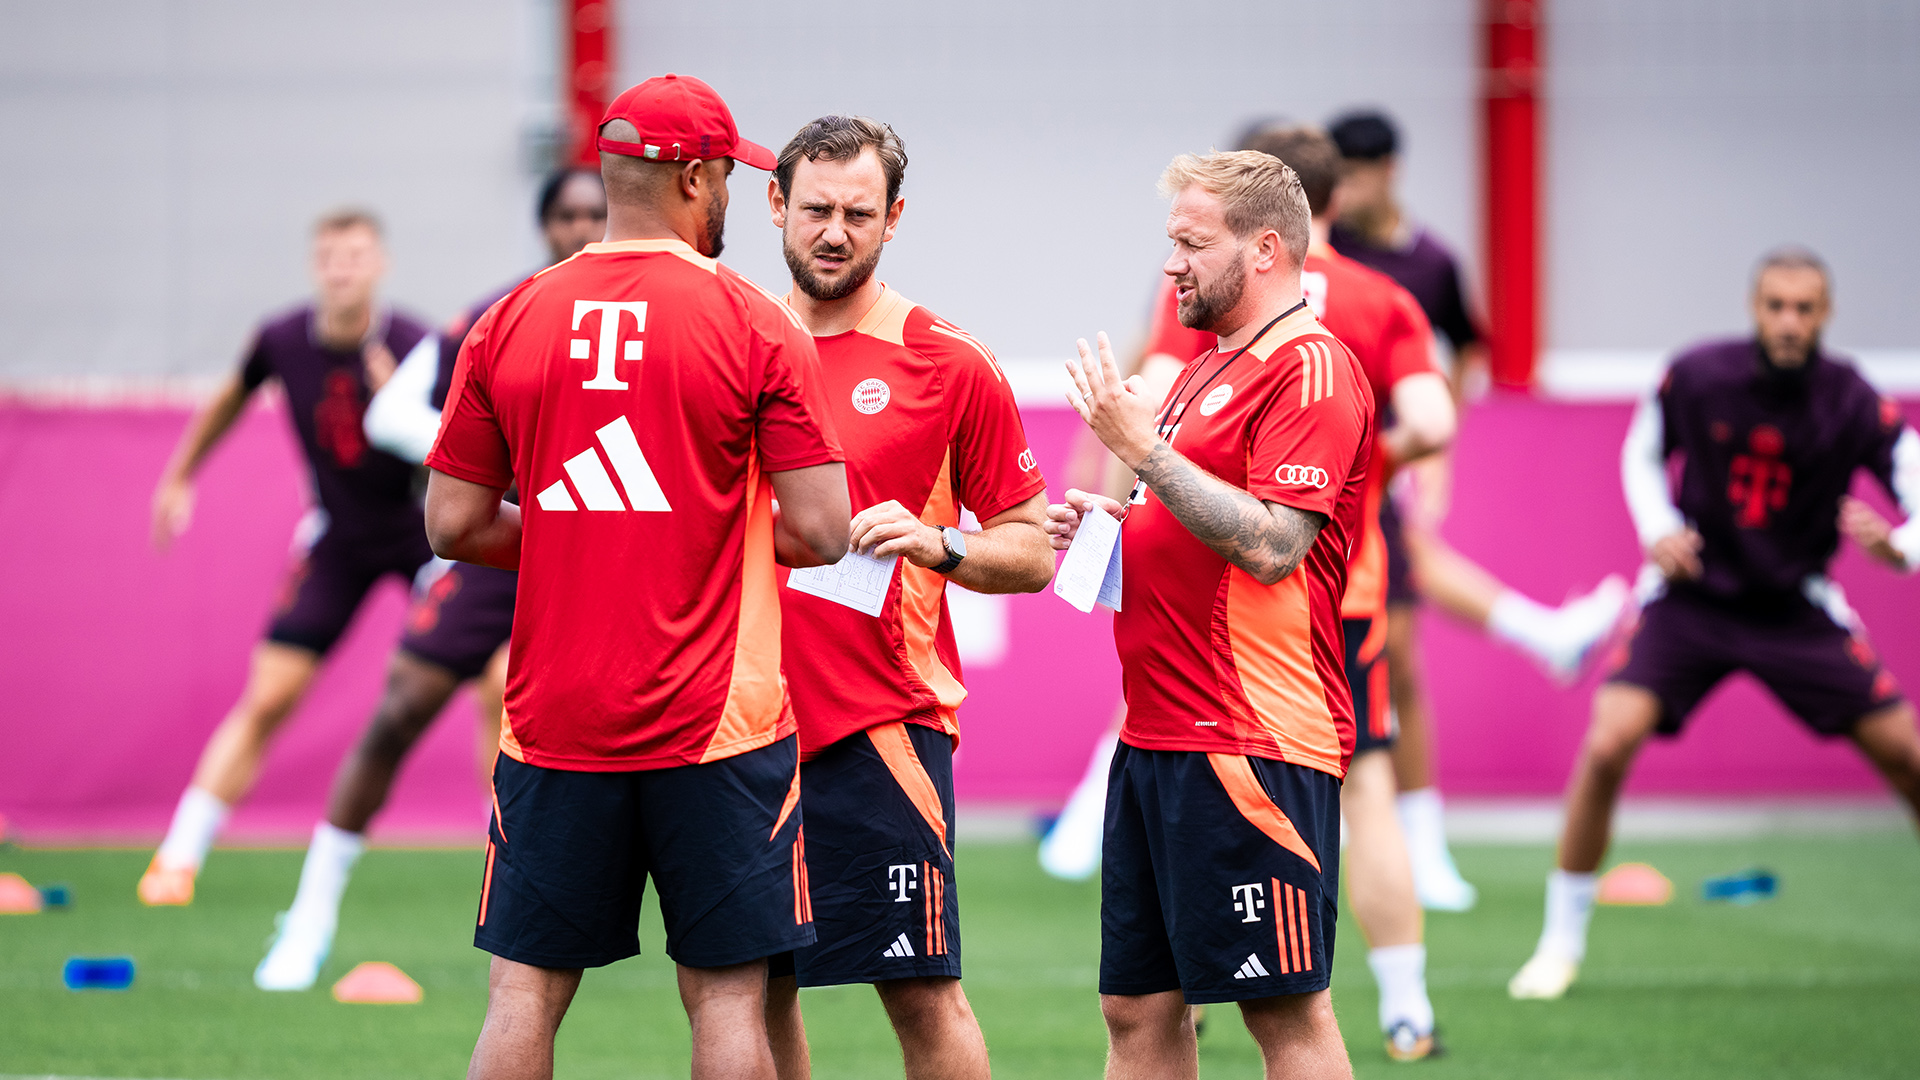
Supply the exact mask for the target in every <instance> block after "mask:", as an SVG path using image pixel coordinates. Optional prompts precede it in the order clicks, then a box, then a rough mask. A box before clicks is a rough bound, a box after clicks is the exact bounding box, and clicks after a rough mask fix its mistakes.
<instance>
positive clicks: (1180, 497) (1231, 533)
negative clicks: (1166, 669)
mask: <svg viewBox="0 0 1920 1080" xmlns="http://www.w3.org/2000/svg"><path fill="white" fill-rule="evenodd" d="M1138 472H1139V475H1140V479H1142V480H1144V481H1146V485H1147V487H1148V488H1150V489H1152V491H1153V494H1154V496H1155V497H1156V498H1158V499H1159V500H1160V501H1161V502H1163V503H1165V504H1166V505H1167V509H1168V510H1170V511H1172V513H1173V516H1174V517H1175V518H1177V519H1179V521H1180V524H1182V525H1185V526H1186V527H1187V531H1188V532H1191V533H1192V534H1193V535H1194V536H1196V537H1198V538H1199V539H1200V542H1201V543H1203V544H1205V545H1207V546H1208V547H1210V548H1212V549H1213V550H1215V551H1217V552H1219V553H1220V555H1221V557H1222V558H1224V559H1226V560H1227V561H1228V562H1230V563H1232V564H1233V565H1235V566H1237V567H1239V568H1240V569H1242V570H1245V571H1246V572H1247V573H1249V574H1251V575H1252V576H1253V578H1254V580H1256V581H1258V582H1260V583H1261V584H1262V585H1272V584H1273V583H1274V582H1276V581H1279V580H1280V579H1282V578H1284V577H1286V576H1287V575H1288V574H1291V573H1293V571H1294V568H1295V567H1298V566H1299V565H1300V560H1301V559H1304V558H1306V556H1307V550H1308V549H1309V548H1311V547H1312V546H1313V541H1314V539H1315V538H1316V537H1318V536H1319V535H1320V527H1321V526H1322V525H1324V524H1326V520H1327V519H1326V518H1325V517H1323V516H1321V515H1319V514H1316V513H1313V512H1311V511H1307V510H1295V509H1293V508H1292V507H1288V506H1275V505H1272V504H1269V503H1265V502H1261V501H1260V500H1259V499H1256V498H1254V497H1253V496H1252V495H1251V494H1250V493H1248V492H1246V491H1242V490H1241V489H1239V488H1237V487H1234V486H1233V485H1232V484H1229V483H1227V482H1226V481H1224V480H1222V479H1220V478H1219V477H1217V476H1213V475H1211V474H1209V473H1208V472H1207V471H1206V470H1204V469H1202V468H1200V467H1199V466H1198V465H1195V464H1194V463H1193V462H1191V461H1188V460H1187V459H1186V458H1184V457H1182V456H1181V455H1180V454H1179V453H1178V452H1176V451H1175V450H1174V449H1173V447H1171V446H1168V445H1167V444H1166V443H1164V442H1163V443H1160V444H1159V445H1157V446H1155V447H1154V448H1153V451H1152V452H1151V453H1149V454H1148V455H1147V456H1146V459H1145V460H1144V461H1142V462H1140V468H1139V470H1138Z"/></svg>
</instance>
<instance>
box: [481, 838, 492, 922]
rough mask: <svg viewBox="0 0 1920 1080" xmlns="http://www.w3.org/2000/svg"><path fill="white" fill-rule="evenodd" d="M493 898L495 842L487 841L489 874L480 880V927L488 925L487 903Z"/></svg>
mask: <svg viewBox="0 0 1920 1080" xmlns="http://www.w3.org/2000/svg"><path fill="white" fill-rule="evenodd" d="M492 898H493V840H492V839H491V838H489V839H488V840H487V873H486V876H485V877H483V878H481V879H480V925H481V926H485V925H487V901H488V900H491V899H492Z"/></svg>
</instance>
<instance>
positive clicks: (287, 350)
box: [139, 210, 433, 905]
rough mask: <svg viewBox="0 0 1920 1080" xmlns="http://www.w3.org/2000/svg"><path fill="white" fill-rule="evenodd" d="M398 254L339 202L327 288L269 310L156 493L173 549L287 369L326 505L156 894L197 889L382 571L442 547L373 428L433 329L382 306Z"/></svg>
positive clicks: (172, 831) (206, 758)
mask: <svg viewBox="0 0 1920 1080" xmlns="http://www.w3.org/2000/svg"><path fill="white" fill-rule="evenodd" d="M386 269H387V257H386V252H385V250H384V248H383V246H382V244H381V230H380V223H379V221H378V220H377V219H375V218H374V216H373V215H372V214H370V213H367V212H365V211H362V210H343V211H339V212H337V213H333V214H329V215H327V216H326V217H323V218H321V219H320V220H319V222H318V223H317V224H316V225H315V226H314V231H313V278H314V290H315V291H314V299H313V301H312V302H311V303H309V304H303V305H301V306H300V307H297V308H295V309H294V310H292V311H290V312H287V313H286V314H284V315H279V316H275V317H274V318H272V319H270V320H268V321H267V322H266V323H264V324H263V325H261V327H260V328H259V330H258V331H257V332H256V333H255V335H254V341H253V345H252V346H251V347H250V348H249V349H248V351H247V357H246V360H245V361H244V362H243V363H242V365H241V368H240V370H239V371H238V372H236V373H235V374H234V375H233V376H232V377H231V378H230V379H228V380H227V382H226V383H225V384H224V385H223V386H222V387H221V388H220V390H219V391H218V392H217V393H216V394H215V395H214V398H213V400H212V401H210V402H208V403H207V404H206V406H205V407H203V408H202V409H201V410H200V411H199V413H197V414H196V415H195V416H194V418H193V420H192V421H191V422H189V424H188V425H187V430H186V433H185V434H184V435H182V436H181V438H180V444H179V445H178V446H177V447H176V448H175V449H174V452H173V457H172V459H171V460H170V461H169V462H168V463H167V467H166V471H165V472H164V473H163V474H162V475H161V478H160V484H159V487H158V488H157V489H156V490H155V491H154V495H153V542H154V545H155V547H157V548H159V549H161V550H162V551H164V550H166V549H167V548H168V547H169V546H171V545H172V543H173V541H174V540H175V539H176V538H178V537H179V536H180V534H181V533H183V532H185V531H186V529H187V526H188V524H189V523H190V522H191V520H192V516H193V502H194V488H193V481H194V476H195V474H196V473H198V472H199V469H200V466H201V465H202V464H203V463H204V462H205V461H206V458H207V455H208V454H209V453H211V452H212V450H213V448H214V446H216V445H217V444H218V443H219V442H220V440H221V438H222V437H224V436H225V435H226V433H227V431H228V430H229V429H230V428H231V427H232V426H233V423H234V421H235V420H237V419H239V417H240V413H241V410H242V409H243V408H245V406H246V403H247V401H248V399H249V398H251V397H252V396H253V392H254V391H255V390H258V389H259V388H260V386H261V384H262V383H264V382H266V381H267V380H268V379H278V380H279V381H280V385H281V388H282V390H283V391H284V393H285V394H286V401H287V413H288V416H289V418H290V419H291V420H292V421H293V427H294V432H295V434H296V435H298V437H299V439H300V447H301V449H302V450H303V451H304V452H305V454H306V459H307V466H308V469H309V472H310V475H311V478H312V484H313V494H314V496H315V498H316V500H317V501H318V502H319V506H317V507H315V508H314V509H312V510H310V511H309V512H308V514H307V516H306V517H305V518H303V519H302V521H301V524H300V528H299V530H298V532H297V534H296V536H295V545H296V547H297V549H298V550H299V554H298V556H297V557H296V559H295V561H294V565H293V568H292V570H291V571H290V572H289V573H288V576H287V582H286V584H285V586H283V589H282V593H281V597H280V602H279V604H278V605H277V606H276V608H275V610H274V614H273V618H272V621H271V622H270V623H269V625H268V627H267V635H266V639H265V640H264V641H262V642H261V643H260V644H259V645H258V646H257V647H256V648H255V649H254V652H253V660H252V664H251V667H250V669H249V671H248V673H247V685H246V689H244V690H243V691H241V694H240V700H239V701H238V702H236V703H235V704H234V706H233V709H232V710H231V711H230V712H228V713H227V715H226V718H225V719H223V720H222V721H221V722H220V726H219V727H218V728H216V729H215V730H214V733H213V736H212V737H211V738H210V739H208V740H207V745H206V748H205V749H204V750H202V751H201V753H200V763H199V764H198V765H197V766H196V767H195V769H194V772H193V780H192V783H191V784H190V785H189V786H188V787H187V790H186V792H185V794H183V795H182V796H181V797H180V803H179V806H178V807H177V808H176V809H175V810H174V814H173V821H172V824H170V825H169V826H168V828H167V835H166V839H165V840H164V841H162V842H161V844H160V849H159V850H158V851H157V852H155V853H154V856H153V860H152V861H151V862H150V863H149V864H148V865H147V870H146V873H145V874H143V875H141V878H140V885H139V896H140V900H141V901H142V902H143V903H146V904H153V905H169V904H188V903H192V901H193V886H194V879H195V877H196V876H197V875H198V874H199V872H200V867H201V864H202V863H204V862H205V861H206V857H207V851H208V849H209V848H211V847H212V846H213V841H214V838H215V837H216V836H218V835H219V832H220V829H221V827H222V826H223V825H224V824H225V823H226V820H227V815H228V813H229V812H230V810H231V809H232V807H233V805H234V804H235V803H236V802H239V801H240V799H241V798H242V797H244V796H245V795H246V793H247V792H248V791H249V790H250V789H252V787H253V784H254V780H255V779H256V778H257V777H258V775H259V772H260V762H261V759H262V758H264V757H265V755H266V752H267V746H268V744H269V743H271V742H272V740H273V736H274V734H275V733H276V732H277V731H278V730H279V728H280V725H281V724H282V723H283V722H285V720H286V719H287V717H288V716H290V715H292V713H293V710H294V708H295V707H296V706H298V705H299V704H300V700H301V698H302V697H304V696H305V694H306V692H307V687H308V686H309V685H311V684H312V682H313V676H314V673H315V672H316V671H318V670H319V667H320V661H321V659H322V658H323V657H325V656H326V655H327V652H328V650H330V649H332V648H333V646H334V643H335V642H337V641H338V640H339V639H340V635H341V634H343V633H344V632H345V631H346V628H347V624H348V623H349V622H350V621H351V620H352V619H353V616H354V613H355V612H356V611H358V610H359V609H360V604H361V602H362V601H363V600H365V599H366V596H367V594H368V593H369V592H371V591H372V589H373V587H374V586H375V585H376V584H378V583H379V581H380V579H381V578H383V577H386V576H387V575H389V574H391V575H393V576H394V577H397V578H399V579H401V580H402V581H407V582H414V581H415V580H416V578H417V577H418V575H419V574H420V571H421V570H422V569H423V568H424V567H426V566H427V565H428V564H429V563H430V561H431V560H432V558H433V552H432V551H430V550H429V549H428V547H427V540H426V532H425V530H424V528H423V526H422V520H421V512H420V505H419V502H418V500H417V498H416V497H415V493H414V466H413V465H412V464H410V463H409V462H406V461H403V460H401V459H400V458H397V457H395V456H393V455H392V454H389V453H387V452H386V451H384V450H380V449H376V448H374V447H372V446H369V445H368V443H367V438H366V434H365V432H364V431H363V430H362V428H361V418H362V416H363V414H364V413H365V412H366V409H367V400H368V398H369V396H370V395H371V394H372V393H373V392H374V391H377V390H379V389H380V388H381V386H382V385H383V384H384V383H385V382H386V381H387V379H388V378H389V377H390V376H391V375H392V374H393V371H394V367H395V361H394V357H396V356H404V355H406V354H407V353H408V352H410V351H411V350H412V349H413V347H414V346H415V345H416V344H418V343H419V342H420V341H422V340H423V339H425V338H427V337H428V333H429V332H428V330H427V328H426V327H425V326H423V325H422V324H421V323H419V322H418V321H416V320H414V319H412V318H411V317H409V316H406V315H404V314H401V313H398V312H394V311H391V310H389V309H387V308H385V307H384V306H382V305H381V304H380V303H379V302H378V299H377V296H376V290H377V287H378V286H379V283H380V279H381V278H382V277H383V276H385V274H386Z"/></svg>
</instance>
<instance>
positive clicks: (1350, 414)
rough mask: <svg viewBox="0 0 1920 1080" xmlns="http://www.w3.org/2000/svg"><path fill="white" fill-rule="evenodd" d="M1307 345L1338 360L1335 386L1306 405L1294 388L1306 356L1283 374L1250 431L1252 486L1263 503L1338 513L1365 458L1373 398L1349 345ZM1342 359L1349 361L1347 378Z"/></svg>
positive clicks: (1328, 341)
mask: <svg viewBox="0 0 1920 1080" xmlns="http://www.w3.org/2000/svg"><path fill="white" fill-rule="evenodd" d="M1302 344H1303V345H1304V347H1305V349H1306V350H1308V351H1312V350H1315V349H1318V350H1319V352H1320V355H1321V356H1322V357H1325V358H1326V360H1330V361H1331V363H1332V364H1333V365H1334V371H1332V372H1330V373H1329V374H1330V375H1331V376H1332V377H1331V380H1330V381H1331V384H1332V392H1331V393H1328V394H1326V395H1325V396H1323V397H1320V398H1318V399H1317V400H1314V401H1311V402H1310V403H1307V404H1304V405H1303V404H1301V399H1300V395H1299V394H1298V393H1297V391H1295V392H1291V393H1290V392H1289V390H1290V389H1291V388H1294V387H1297V386H1298V385H1299V381H1298V378H1297V377H1296V374H1297V373H1299V372H1301V370H1302V368H1304V366H1305V362H1304V361H1296V362H1295V363H1294V365H1293V367H1292V370H1293V372H1295V373H1296V374H1289V375H1287V376H1284V377H1283V382H1282V384H1281V386H1280V387H1279V389H1278V390H1277V391H1276V392H1275V393H1274V394H1273V396H1272V398H1271V399H1270V400H1269V401H1268V403H1267V405H1266V408H1265V410H1264V411H1263V412H1262V413H1261V414H1260V415H1259V416H1258V417H1256V418H1255V420H1254V423H1253V427H1252V430H1250V431H1249V432H1248V433H1247V443H1248V445H1247V490H1248V491H1249V492H1251V493H1252V494H1253V497H1254V498H1256V499H1260V500H1262V501H1263V502H1275V503H1279V504H1281V505H1283V506H1291V507H1293V508H1294V509H1296V510H1311V511H1313V512H1315V513H1318V514H1325V515H1326V516H1328V517H1332V516H1333V510H1334V504H1335V503H1337V502H1338V501H1339V499H1340V493H1341V491H1342V490H1343V489H1344V488H1345V487H1346V483H1347V474H1348V473H1350V472H1352V471H1353V468H1354V464H1355V462H1357V461H1360V460H1363V459H1362V457H1361V454H1360V443H1361V440H1362V439H1364V438H1366V436H1367V423H1368V414H1369V412H1370V410H1371V403H1370V402H1368V401H1367V400H1366V399H1365V397H1364V389H1363V387H1364V384H1363V383H1362V382H1361V380H1360V379H1359V377H1358V370H1359V367H1358V364H1356V363H1355V362H1354V360H1353V357H1352V354H1351V353H1349V352H1347V350H1346V347H1345V346H1343V345H1341V344H1340V343H1339V342H1337V341H1335V340H1333V339H1332V338H1327V337H1317V338H1311V339H1307V340H1306V341H1304V342H1303V343H1302ZM1289 351H1293V350H1289ZM1296 355H1297V353H1296ZM1341 365H1345V367H1346V372H1345V377H1344V378H1343V377H1342V373H1341V371H1340V366H1341Z"/></svg>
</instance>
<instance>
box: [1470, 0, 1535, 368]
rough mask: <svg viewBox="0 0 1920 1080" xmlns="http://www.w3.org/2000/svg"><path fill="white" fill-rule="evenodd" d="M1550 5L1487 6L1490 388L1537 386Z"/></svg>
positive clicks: (1508, 1) (1509, 1)
mask: <svg viewBox="0 0 1920 1080" xmlns="http://www.w3.org/2000/svg"><path fill="white" fill-rule="evenodd" d="M1545 8H1546V3H1545V0H1482V7H1481V12H1482V16H1481V25H1482V28H1483V38H1482V41H1483V45H1484V48H1485V68H1484V70H1483V71H1482V73H1481V95H1482V97H1481V101H1482V106H1483V116H1484V121H1485V124H1486V128H1485V135H1486V140H1485V147H1486V150H1485V153H1486V199H1487V202H1486V265H1487V314H1488V316H1489V319H1490V321H1491V323H1492V326H1491V328H1490V330H1491V332H1490V335H1489V336H1490V338H1491V340H1490V342H1489V344H1490V346H1491V349H1492V368H1493V372H1492V374H1493V381H1494V382H1496V383H1498V384H1500V385H1503V386H1514V387H1526V386H1531V385H1532V384H1533V375H1534V367H1535V363H1536V361H1537V360H1538V358H1539V355H1540V156H1539V145H1540V118H1539V111H1538V106H1537V104H1536V98H1537V94H1538V91H1539V86H1540V70H1541V63H1540V48H1539V35H1540V27H1541V25H1542V23H1543V22H1544V20H1545V16H1546V11H1545Z"/></svg>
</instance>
